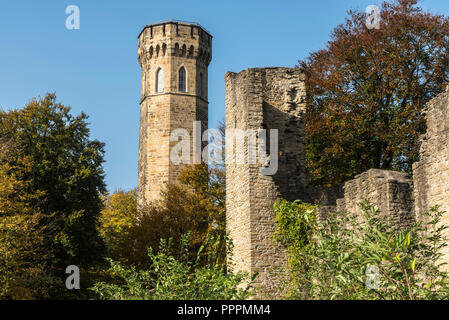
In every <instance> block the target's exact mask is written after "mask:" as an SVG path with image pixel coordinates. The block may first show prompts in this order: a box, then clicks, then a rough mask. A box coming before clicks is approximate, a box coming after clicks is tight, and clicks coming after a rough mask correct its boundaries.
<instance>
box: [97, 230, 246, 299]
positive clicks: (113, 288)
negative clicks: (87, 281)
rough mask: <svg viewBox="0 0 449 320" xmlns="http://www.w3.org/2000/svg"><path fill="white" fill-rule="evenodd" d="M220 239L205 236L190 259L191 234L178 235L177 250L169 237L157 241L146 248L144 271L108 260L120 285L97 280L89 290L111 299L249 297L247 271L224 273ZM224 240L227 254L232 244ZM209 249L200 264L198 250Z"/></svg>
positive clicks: (103, 297) (230, 251)
mask: <svg viewBox="0 0 449 320" xmlns="http://www.w3.org/2000/svg"><path fill="white" fill-rule="evenodd" d="M221 242H222V241H221V239H220V238H215V237H213V236H210V235H209V236H207V237H206V241H205V243H204V244H203V245H202V246H201V247H200V249H199V250H198V252H197V254H196V257H197V259H196V261H195V262H191V261H190V259H189V252H190V250H191V234H186V235H183V236H182V237H181V240H180V243H181V247H180V251H179V253H178V254H177V255H174V254H173V253H172V252H173V239H172V238H171V239H170V240H168V241H165V240H161V241H160V247H159V250H158V252H157V253H155V251H154V250H153V249H152V248H150V249H149V250H148V256H149V258H150V261H151V265H150V267H149V268H148V269H146V270H140V271H138V270H136V269H135V268H134V267H124V266H122V265H120V264H118V263H116V262H114V261H112V260H111V261H110V262H111V268H110V272H111V273H112V275H113V276H116V277H118V278H119V279H121V284H110V283H104V282H101V283H97V284H96V285H95V286H94V287H93V288H92V290H93V291H94V292H96V293H97V294H98V295H99V296H100V297H101V298H102V299H114V300H232V299H246V298H248V297H250V291H249V290H250V286H249V285H248V284H246V285H245V284H244V283H245V282H248V281H247V280H248V279H247V278H248V276H247V274H245V273H242V272H239V273H237V274H232V273H227V272H226V267H225V266H223V264H222V263H221V262H220V256H219V254H214V252H217V248H218V247H219V246H220V244H221ZM227 243H228V253H229V254H232V245H230V242H229V241H227ZM204 250H209V251H210V252H211V254H210V255H208V259H207V263H206V264H205V265H202V264H201V263H200V260H201V257H202V252H203V251H204Z"/></svg>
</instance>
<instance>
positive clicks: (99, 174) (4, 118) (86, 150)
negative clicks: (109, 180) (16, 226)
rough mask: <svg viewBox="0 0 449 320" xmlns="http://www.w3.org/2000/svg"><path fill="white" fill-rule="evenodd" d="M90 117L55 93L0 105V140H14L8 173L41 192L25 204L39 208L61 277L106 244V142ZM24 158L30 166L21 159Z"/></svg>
mask: <svg viewBox="0 0 449 320" xmlns="http://www.w3.org/2000/svg"><path fill="white" fill-rule="evenodd" d="M86 120H87V116H86V115H85V114H83V113H82V114H81V115H79V116H72V115H71V114H70V108H69V107H65V106H63V105H62V104H59V103H56V96H55V95H54V94H47V95H46V96H45V97H44V98H42V99H38V100H37V99H33V100H32V101H31V102H30V103H28V104H27V105H26V106H25V107H24V108H22V109H18V110H11V111H8V112H6V111H0V141H10V142H11V143H13V145H14V150H13V151H11V153H10V155H9V157H8V159H7V161H6V162H5V163H4V166H6V172H5V176H4V178H3V179H5V177H6V179H10V178H14V179H18V181H19V182H18V183H21V184H24V183H26V185H24V186H23V187H22V192H23V193H24V194H26V195H36V194H38V196H37V197H34V198H31V199H27V200H26V205H27V207H29V208H33V210H35V211H36V212H39V214H40V216H39V219H38V225H39V226H40V227H42V229H43V233H44V244H45V248H46V251H47V252H49V253H51V256H52V258H51V259H50V260H49V261H48V262H49V264H50V265H51V267H52V268H53V270H54V271H55V272H56V273H57V274H58V275H59V276H61V277H62V276H65V273H64V271H65V268H66V266H68V265H71V264H75V265H78V266H79V267H80V268H88V267H89V266H91V265H92V264H93V263H95V262H96V261H98V260H99V259H100V258H101V256H102V253H103V250H104V244H103V242H102V241H101V238H100V237H99V235H98V231H97V224H98V216H99V214H100V210H101V208H102V205H103V204H102V198H101V195H102V194H104V193H105V184H104V172H103V168H102V163H103V162H104V160H103V156H104V144H103V143H101V142H99V141H97V140H90V139H89V128H88V124H87V122H86ZM23 162H27V166H26V168H24V167H23V166H19V165H18V164H21V163H23ZM12 214H19V211H16V212H15V213H14V212H13V213H12ZM61 286H63V284H61Z"/></svg>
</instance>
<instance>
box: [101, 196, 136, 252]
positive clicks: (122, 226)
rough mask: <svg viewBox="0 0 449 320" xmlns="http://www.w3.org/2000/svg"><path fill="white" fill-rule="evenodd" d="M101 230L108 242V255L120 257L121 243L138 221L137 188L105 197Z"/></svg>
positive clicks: (106, 242)
mask: <svg viewBox="0 0 449 320" xmlns="http://www.w3.org/2000/svg"><path fill="white" fill-rule="evenodd" d="M104 203H105V205H104V208H103V210H102V211H101V216H100V219H99V220H100V225H99V231H100V235H101V237H102V238H103V239H104V242H105V244H106V248H107V252H108V257H110V258H113V259H118V258H120V255H121V251H122V248H121V246H120V243H123V241H124V239H126V238H127V237H129V230H130V229H131V228H132V226H133V225H134V224H135V223H137V220H136V218H137V190H136V189H132V190H131V191H128V192H125V191H122V190H119V191H117V192H115V193H113V194H112V195H108V196H106V197H105V199H104Z"/></svg>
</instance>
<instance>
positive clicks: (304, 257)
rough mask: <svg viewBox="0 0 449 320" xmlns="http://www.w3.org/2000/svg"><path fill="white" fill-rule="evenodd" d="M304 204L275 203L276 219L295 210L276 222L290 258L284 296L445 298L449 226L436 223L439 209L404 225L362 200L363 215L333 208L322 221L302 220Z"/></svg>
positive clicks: (304, 213) (446, 292) (447, 289)
mask: <svg viewBox="0 0 449 320" xmlns="http://www.w3.org/2000/svg"><path fill="white" fill-rule="evenodd" d="M306 208H307V206H300V205H298V204H297V203H288V202H285V201H281V202H278V203H277V204H276V205H275V206H274V209H275V211H276V214H277V217H278V221H281V222H283V221H286V219H285V217H284V216H285V213H286V212H288V213H289V215H290V216H294V214H296V219H295V218H292V219H291V221H289V222H288V223H278V229H279V231H278V234H281V235H282V236H283V240H282V242H283V243H285V244H286V246H287V249H288V252H289V254H290V257H291V259H290V261H291V263H290V265H289V266H290V272H289V277H290V278H289V279H286V280H288V283H289V287H288V297H287V298H290V299H382V300H384V299H385V300H394V299H401V300H404V299H410V300H414V299H447V298H449V286H448V273H447V272H445V271H443V270H442V267H443V264H442V263H441V257H442V254H441V250H442V249H443V248H444V247H446V246H447V244H446V239H445V237H444V236H443V231H444V230H445V229H447V227H445V226H442V225H441V224H440V220H441V216H442V212H440V211H438V209H437V208H433V209H432V210H431V211H430V212H429V213H427V214H426V215H427V219H426V222H425V223H423V222H421V221H417V222H415V223H413V224H411V225H410V226H408V227H406V228H398V227H396V226H394V225H391V224H390V221H389V220H388V217H386V216H384V215H381V214H380V213H379V210H378V209H377V208H375V207H373V206H372V205H371V204H369V203H368V202H363V203H361V204H360V208H361V211H362V215H359V216H357V215H351V214H348V213H346V214H336V213H334V214H331V215H330V216H329V218H328V220H327V221H326V222H325V223H322V224H320V223H317V221H316V220H315V219H314V218H307V219H306V213H307V217H309V216H310V215H312V213H311V212H310V211H309V210H305V209H306ZM295 229H296V230H297V232H295V231H294V230H295ZM299 233H303V235H301V236H299V238H298V234H299ZM304 233H307V234H304ZM298 239H299V240H298ZM301 239H302V240H301ZM304 239H305V240H307V241H303V240H304ZM278 240H279V236H278Z"/></svg>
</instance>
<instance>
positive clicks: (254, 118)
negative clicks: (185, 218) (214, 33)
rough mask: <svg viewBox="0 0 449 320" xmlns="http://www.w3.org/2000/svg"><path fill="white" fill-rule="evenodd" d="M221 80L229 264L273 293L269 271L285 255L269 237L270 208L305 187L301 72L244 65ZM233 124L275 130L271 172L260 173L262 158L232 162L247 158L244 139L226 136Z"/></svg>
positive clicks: (281, 264)
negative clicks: (274, 163)
mask: <svg viewBox="0 0 449 320" xmlns="http://www.w3.org/2000/svg"><path fill="white" fill-rule="evenodd" d="M225 83H226V206H227V207H226V210H227V213H226V222H227V230H228V231H229V232H230V236H231V238H232V239H233V241H234V257H233V267H232V268H233V270H235V271H237V270H242V271H247V272H250V273H251V274H254V273H255V272H258V277H257V278H256V280H255V285H256V286H258V285H263V286H264V288H265V290H266V292H271V293H273V292H276V291H277V287H276V281H275V276H273V275H272V272H273V271H274V270H276V268H280V269H282V270H285V269H286V262H287V258H286V253H285V251H284V250H283V249H282V248H281V247H279V246H278V245H276V244H275V243H274V241H273V233H274V229H275V223H274V213H273V211H272V210H271V209H270V207H271V206H272V205H273V204H274V202H275V201H276V200H277V199H278V198H285V199H289V200H295V199H296V198H297V197H298V196H301V195H303V194H305V192H306V184H307V179H306V169H305V158H304V142H305V140H304V121H305V110H306V105H305V84H304V75H303V73H302V72H301V71H300V70H299V69H291V68H264V69H248V70H245V71H242V72H240V73H238V74H236V73H232V72H228V73H227V74H226V75H225ZM236 129H240V130H248V129H252V130H260V129H265V130H270V129H278V135H279V149H278V154H279V168H278V171H277V173H276V174H275V175H273V176H266V175H263V174H262V173H261V171H260V169H261V167H263V166H264V165H266V164H264V163H257V164H254V163H249V161H245V163H237V161H236V159H235V158H236V157H238V156H239V153H241V154H240V155H243V156H245V157H247V155H248V148H247V147H248V143H246V144H245V148H243V149H240V148H236V145H237V142H236V141H235V140H234V141H233V139H232V138H231V137H230V135H229V133H230V132H232V131H233V130H236ZM247 142H248V141H247ZM269 149H270V147H269V148H268V152H269ZM233 156H234V157H233ZM245 159H247V158H245Z"/></svg>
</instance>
